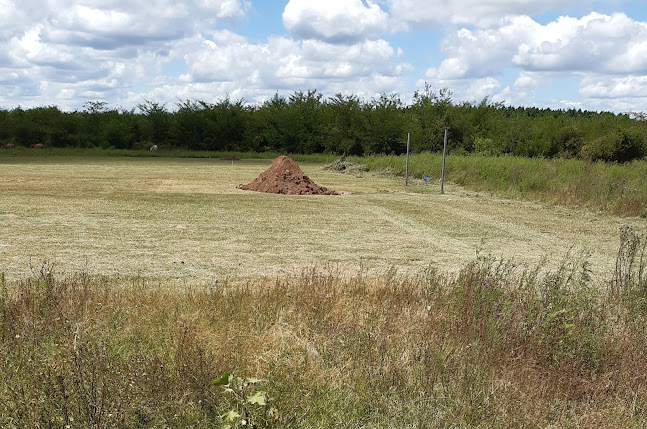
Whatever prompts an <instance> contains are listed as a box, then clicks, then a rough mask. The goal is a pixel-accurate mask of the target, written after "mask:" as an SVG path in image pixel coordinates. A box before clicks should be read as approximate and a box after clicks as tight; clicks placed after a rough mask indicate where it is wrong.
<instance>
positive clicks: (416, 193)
mask: <svg viewBox="0 0 647 429" xmlns="http://www.w3.org/2000/svg"><path fill="white" fill-rule="evenodd" d="M269 162H270V161H269V160H263V161H260V160H259V161H253V160H244V161H236V162H234V163H232V162H231V161H221V160H213V159H161V158H81V157H77V158H72V157H69V158H68V157H49V158H21V157H12V158H0V195H2V199H1V200H0V225H2V229H1V230H0V261H2V262H0V264H1V265H0V271H4V272H5V273H6V275H7V277H8V278H9V279H19V278H24V277H25V276H27V275H29V274H30V273H31V268H30V266H31V265H33V266H36V267H38V266H40V263H41V262H42V261H43V260H44V259H47V260H50V261H53V262H55V263H56V265H57V266H58V267H59V269H60V270H61V271H64V272H67V273H72V272H77V271H79V270H86V271H88V272H90V273H96V274H102V275H118V276H125V277H132V276H144V277H155V278H160V279H162V278H163V279H176V280H177V281H178V282H180V283H185V282H189V281H190V282H198V283H206V282H209V281H213V280H214V279H221V278H223V277H226V276H233V277H236V278H242V279H245V278H251V277H256V276H274V275H277V274H281V273H283V272H287V273H298V272H300V271H301V270H302V268H303V267H307V266H312V265H313V264H321V263H332V264H334V265H336V266H337V267H338V268H339V269H340V270H341V271H347V270H348V269H351V270H356V269H358V267H359V266H360V265H362V266H364V267H368V268H370V269H371V270H373V271H374V272H376V273H380V272H384V271H386V270H387V269H388V268H389V267H390V266H397V267H398V268H399V269H400V270H401V271H402V272H405V271H406V272H410V273H415V272H419V271H420V270H421V269H424V267H426V266H427V265H429V264H430V263H433V264H435V265H436V266H437V267H439V268H441V269H449V270H453V271H456V270H458V269H459V268H460V267H462V266H464V265H465V264H466V263H467V262H469V261H471V260H472V259H473V258H474V257H475V254H476V252H477V250H478V251H480V253H481V254H488V253H492V254H494V255H497V256H503V257H514V258H515V260H516V261H518V262H520V263H530V264H534V263H537V262H538V261H539V260H540V259H541V258H542V257H544V256H547V257H548V258H549V260H551V261H554V260H555V259H558V258H559V257H561V256H562V255H564V254H565V253H566V252H567V250H568V249H569V248H570V247H571V246H575V248H576V249H584V250H588V251H590V252H591V254H592V257H591V262H592V266H593V269H594V271H596V272H604V273H608V272H610V271H611V270H612V269H613V260H614V259H613V258H614V254H615V249H616V247H617V231H618V228H619V226H620V225H622V224H626V223H630V224H636V225H639V224H640V222H641V221H642V222H644V220H641V219H638V218H636V219H620V218H616V217H611V216H606V215H596V214H593V213H591V212H589V211H585V210H577V209H565V208H561V207H557V206H550V205H544V204H536V203H529V202H518V201H514V200H505V199H500V198H494V197H491V196H489V195H486V194H482V193H475V192H469V191H466V190H464V189H461V188H459V187H457V186H453V185H451V184H450V185H447V186H446V188H445V189H446V195H445V196H441V195H438V189H437V187H436V186H434V185H425V184H423V182H422V181H414V183H413V184H412V185H410V186H409V187H408V188H405V187H404V186H403V184H402V181H401V180H399V179H397V178H393V177H388V176H381V175H375V174H370V173H365V174H363V175H362V177H354V176H352V175H345V174H339V173H335V172H331V171H324V170H322V169H320V165H318V164H307V163H304V164H301V167H302V168H303V170H304V171H305V172H306V174H308V175H310V176H311V178H313V180H315V182H317V183H319V184H321V185H324V186H326V187H328V188H330V189H334V190H337V191H341V192H344V195H342V196H339V197H320V196H313V197H293V196H282V195H269V194H262V193H253V192H247V191H241V190H238V189H236V186H237V185H238V184H241V183H249V182H250V181H252V180H253V179H254V178H255V177H256V176H257V175H258V174H259V173H260V172H262V171H263V170H264V169H265V168H266V167H267V166H268V165H269Z"/></svg>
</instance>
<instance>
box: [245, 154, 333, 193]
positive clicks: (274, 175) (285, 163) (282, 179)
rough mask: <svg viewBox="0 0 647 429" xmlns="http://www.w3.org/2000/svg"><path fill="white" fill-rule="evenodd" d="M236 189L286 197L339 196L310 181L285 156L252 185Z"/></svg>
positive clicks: (278, 159)
mask: <svg viewBox="0 0 647 429" xmlns="http://www.w3.org/2000/svg"><path fill="white" fill-rule="evenodd" d="M238 188H239V189H244V190H246V191H258V192H268V193H272V194H286V195H339V194H338V193H337V192H335V191H331V190H328V189H327V188H324V187H323V186H319V185H317V184H316V183H315V182H313V181H312V180H310V178H309V177H308V176H306V175H305V174H303V171H301V168H299V166H298V165H297V163H296V162H294V161H293V160H292V159H290V158H289V157H287V156H279V157H278V158H276V159H275V160H274V161H272V165H270V168H268V169H267V170H265V171H264V172H263V173H261V175H260V176H258V177H257V178H256V179H255V180H254V181H253V182H252V183H250V184H248V185H239V186H238Z"/></svg>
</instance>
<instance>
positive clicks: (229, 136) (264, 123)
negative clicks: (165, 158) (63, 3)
mask: <svg viewBox="0 0 647 429" xmlns="http://www.w3.org/2000/svg"><path fill="white" fill-rule="evenodd" d="M451 97H452V94H451V91H449V90H448V89H440V90H439V91H437V92H436V91H434V90H433V89H432V88H431V87H430V86H428V85H427V86H425V88H424V90H421V91H416V92H415V93H414V94H413V96H412V97H411V102H410V103H408V104H405V103H404V102H403V101H402V100H401V98H400V97H399V96H398V95H395V94H394V95H382V96H381V97H379V98H377V99H373V100H370V101H362V100H360V99H359V98H358V97H356V96H353V95H342V94H337V95H336V96H334V97H331V98H329V99H324V98H323V96H322V94H321V93H318V92H317V91H316V90H314V91H306V92H302V91H297V92H295V93H294V94H292V95H290V96H289V97H282V96H279V95H278V94H277V95H276V96H275V97H273V98H272V99H271V100H268V101H267V102H265V103H263V104H262V105H249V104H247V103H246V102H245V101H244V100H238V101H232V100H230V99H228V98H227V99H225V100H218V101H216V102H213V103H212V102H205V101H200V100H183V101H179V102H178V103H177V104H176V105H175V106H167V105H165V104H160V103H156V102H154V101H145V102H143V103H140V104H139V105H138V106H137V109H134V108H133V109H131V110H128V109H124V108H115V107H110V106H107V105H106V103H104V102H99V101H91V102H88V103H86V105H85V107H84V109H83V110H81V111H75V112H63V111H60V110H59V109H58V108H57V107H56V106H48V107H39V108H33V109H27V110H25V109H22V108H20V107H18V108H15V109H11V110H7V109H0V145H4V144H9V145H15V146H16V147H30V146H31V145H35V144H38V145H41V144H42V145H44V146H45V147H59V148H62V147H75V148H92V147H101V148H115V149H128V150H145V149H148V148H149V147H150V146H151V145H153V144H155V145H158V146H159V147H160V148H164V149H166V150H168V149H171V148H176V149H178V148H182V149H189V150H200V151H243V152H245V151H253V152H267V151H269V152H283V153H299V154H303V153H336V154H339V155H341V154H344V153H345V154H348V155H368V154H380V153H382V154H390V153H394V154H401V153H403V152H405V151H406V143H407V130H411V147H412V150H413V151H414V152H421V151H429V152H438V151H440V150H442V148H443V135H444V131H445V129H447V130H448V133H449V142H448V147H449V150H450V152H452V153H482V154H487V155H501V154H511V155H517V156H525V157H544V158H553V157H560V158H581V159H586V160H593V161H596V160H601V161H608V162H627V161H631V160H634V159H641V158H643V157H644V156H645V155H646V154H647V121H645V114H644V113H639V112H638V113H634V114H613V113H609V112H601V113H596V112H587V111H581V110H567V111H565V110H551V109H538V108H522V107H519V108H517V107H507V106H504V105H503V104H497V103H491V102H490V101H489V100H488V99H484V100H482V101H481V102H480V103H469V102H455V101H453V100H452V98H451Z"/></svg>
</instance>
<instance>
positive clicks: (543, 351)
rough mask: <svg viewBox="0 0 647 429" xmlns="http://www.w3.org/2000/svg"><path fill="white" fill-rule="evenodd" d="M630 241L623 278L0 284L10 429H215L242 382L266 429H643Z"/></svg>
mask: <svg viewBox="0 0 647 429" xmlns="http://www.w3.org/2000/svg"><path fill="white" fill-rule="evenodd" d="M622 238H623V243H622V245H621V251H620V252H619V261H625V262H619V266H620V267H621V268H619V269H618V270H617V275H616V276H615V277H614V279H613V281H611V280H612V279H594V278H592V277H591V273H590V271H589V270H588V260H587V257H586V255H567V256H566V257H565V258H564V260H563V263H562V264H561V265H560V266H559V268H557V269H555V270H547V269H545V268H543V266H538V267H535V268H532V269H528V268H525V267H518V266H516V265H515V264H514V262H511V261H504V260H497V259H494V258H492V257H489V256H488V257H478V258H477V259H476V260H475V261H473V262H472V263H470V264H469V265H467V266H466V267H464V269H463V270H461V272H460V273H459V274H457V275H452V276H449V275H445V274H443V273H439V272H437V271H436V270H434V269H432V268H430V269H428V270H427V271H426V272H425V273H421V274H420V275H418V276H403V275H399V274H398V272H397V270H396V269H395V268H393V269H391V270H389V271H388V272H386V273H384V275H382V276H379V277H377V278H369V277H367V276H366V272H365V271H364V270H363V269H362V268H361V267H360V268H359V269H358V271H357V272H356V273H355V274H353V275H351V276H348V275H342V273H339V272H336V271H335V269H334V267H332V268H331V267H318V268H317V267H315V268H312V269H309V270H306V271H304V272H303V273H301V275H298V276H285V277H278V278H275V279H259V280H256V281H249V282H247V283H245V284H236V285H234V284H231V283H229V282H228V281H226V280H223V281H218V282H215V283H213V284H210V285H205V286H192V287H186V288H184V289H179V290H178V289H170V288H167V287H165V286H164V284H154V283H151V282H149V281H146V280H144V279H133V280H130V281H128V282H124V281H119V280H117V279H109V278H101V277H90V276H88V275H84V274H82V273H81V274H77V275H73V276H68V277H62V276H58V275H57V274H56V272H55V267H52V266H51V265H49V264H47V263H45V264H43V265H42V267H40V268H39V269H38V270H37V271H36V272H35V273H34V275H33V276H32V277H31V278H29V279H25V280H24V281H21V282H18V283H12V284H7V283H6V282H5V281H4V280H2V282H1V284H0V291H1V293H0V297H1V298H0V335H1V341H0V426H2V427H8V428H11V427H15V428H19V427H20V428H22V427H60V428H65V427H71V428H72V427H78V428H84V427H97V428H109V427H180V428H181V427H203V428H207V427H217V426H219V425H220V424H222V419H221V415H222V414H223V413H224V412H226V411H228V410H238V411H239V412H242V411H244V410H243V408H245V407H249V404H247V403H245V402H244V401H242V402H241V401H240V399H237V398H236V397H235V396H232V394H231V392H229V391H227V390H226V389H223V388H222V387H221V386H219V384H221V383H214V380H217V379H218V378H219V377H220V376H221V375H222V374H224V373H233V374H236V375H238V376H241V377H250V376H254V377H258V378H260V379H261V380H260V382H258V389H263V391H265V392H267V405H263V406H261V405H259V406H258V409H256V410H255V412H256V414H255V416H256V418H257V420H256V421H257V422H262V424H263V425H265V426H274V427H322V428H324V427H326V428H327V427H334V426H339V427H398V428H399V427H510V428H513V427H514V428H517V427H623V428H624V427H636V428H637V427H644V425H645V424H647V418H646V417H645V416H647V378H646V377H647V376H646V375H645V371H644V368H645V367H647V341H646V339H647V338H646V335H647V334H646V332H647V330H646V329H645V328H646V325H645V323H646V320H647V319H646V316H647V310H646V307H645V306H643V305H641V306H635V305H632V302H634V301H635V299H636V298H640V297H642V299H643V300H644V298H645V293H644V290H645V289H644V287H643V286H644V285H642V283H640V282H637V281H638V280H640V279H642V277H641V276H642V274H641V273H643V272H644V264H645V260H644V258H641V257H640V255H642V254H641V253H640V250H639V249H641V248H642V249H644V242H645V241H644V240H645V236H644V235H641V234H638V233H637V232H636V231H633V230H631V231H630V232H629V233H626V234H623V236H622ZM631 240H633V241H631ZM631 243H634V244H635V243H638V244H637V245H633V244H631ZM641 246H642V247H641ZM632 249H636V250H632ZM632 252H633V253H632ZM630 253H632V255H633V257H632V256H631V255H630ZM632 258H633V259H632ZM629 260H631V261H632V262H631V263H630V264H628V263H626V262H627V261H629ZM640 281H642V280H640ZM636 285H638V286H636ZM619 290H621V291H622V290H624V291H632V292H631V296H632V297H633V299H618V296H619V292H618V291H619ZM628 293H629V292H626V293H625V292H620V295H621V296H629V295H628ZM270 410H271V414H270ZM250 411H254V410H250ZM270 417H271V418H270Z"/></svg>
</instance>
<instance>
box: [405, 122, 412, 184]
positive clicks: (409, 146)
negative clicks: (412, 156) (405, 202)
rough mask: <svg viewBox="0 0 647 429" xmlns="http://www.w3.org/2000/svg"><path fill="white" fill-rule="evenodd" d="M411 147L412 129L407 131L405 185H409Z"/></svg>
mask: <svg viewBox="0 0 647 429" xmlns="http://www.w3.org/2000/svg"><path fill="white" fill-rule="evenodd" d="M410 148H411V130H409V132H408V133H407V162H406V167H405V168H404V186H408V185H409V149H410Z"/></svg>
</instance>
